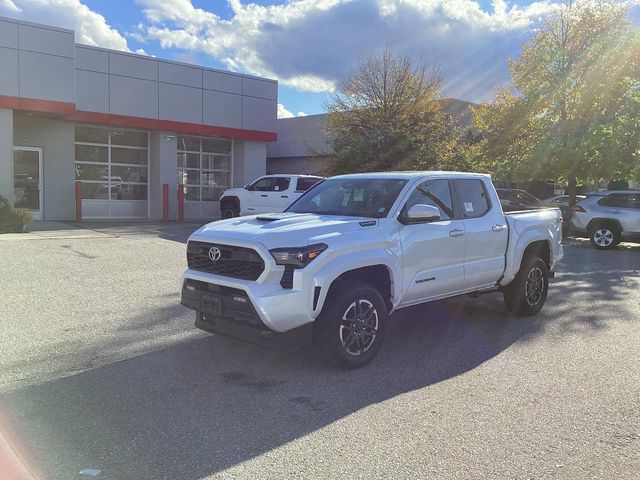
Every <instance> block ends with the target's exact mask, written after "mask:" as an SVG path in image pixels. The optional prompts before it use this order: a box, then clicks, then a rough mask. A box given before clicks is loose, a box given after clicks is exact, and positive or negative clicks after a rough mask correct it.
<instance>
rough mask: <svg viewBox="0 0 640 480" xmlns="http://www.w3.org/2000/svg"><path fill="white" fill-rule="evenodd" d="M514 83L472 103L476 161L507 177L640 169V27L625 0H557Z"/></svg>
mask: <svg viewBox="0 0 640 480" xmlns="http://www.w3.org/2000/svg"><path fill="white" fill-rule="evenodd" d="M510 71H511V75H512V83H513V89H512V90H511V91H508V90H504V91H501V92H499V93H498V94H497V95H496V97H495V99H494V101H493V102H492V103H491V104H485V105H480V106H479V107H477V108H475V109H474V126H475V127H476V128H477V129H478V130H479V131H480V132H481V133H482V135H483V140H482V142H481V144H480V145H479V146H475V148H476V150H475V151H474V152H472V153H473V156H474V161H475V167H476V168H480V169H483V170H487V171H490V172H492V173H494V174H495V175H496V177H498V178H501V179H508V180H529V179H554V180H558V181H564V182H567V183H568V185H569V193H570V194H575V186H576V181H577V180H582V181H597V180H600V179H612V178H613V179H616V178H631V177H633V176H636V177H638V176H639V175H640V168H639V161H640V158H639V156H640V35H639V32H638V27H637V26H636V25H634V24H633V23H632V22H631V20H630V18H629V14H628V8H627V7H626V6H625V5H624V4H620V3H617V2H587V1H581V2H575V3H574V2H571V3H564V4H562V5H559V6H558V8H557V9H556V10H555V11H554V12H553V13H552V14H550V15H549V16H548V17H547V18H545V19H544V21H543V23H542V25H541V27H540V28H539V29H538V30H537V31H536V33H535V35H534V36H533V37H532V38H531V40H530V41H529V42H528V43H527V44H526V45H525V46H524V47H523V50H522V55H521V57H520V59H519V60H517V61H512V62H511V63H510Z"/></svg>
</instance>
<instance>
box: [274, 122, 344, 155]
mask: <svg viewBox="0 0 640 480" xmlns="http://www.w3.org/2000/svg"><path fill="white" fill-rule="evenodd" d="M325 123H326V115H325V114H321V115H308V116H306V117H292V118H280V119H278V121H277V124H276V132H277V133H278V141H277V142H272V143H270V144H269V146H268V147H267V157H307V156H317V155H322V154H324V155H327V154H329V155H330V154H331V153H333V150H332V148H331V145H329V142H328V141H327V136H326V135H325V133H324V126H325Z"/></svg>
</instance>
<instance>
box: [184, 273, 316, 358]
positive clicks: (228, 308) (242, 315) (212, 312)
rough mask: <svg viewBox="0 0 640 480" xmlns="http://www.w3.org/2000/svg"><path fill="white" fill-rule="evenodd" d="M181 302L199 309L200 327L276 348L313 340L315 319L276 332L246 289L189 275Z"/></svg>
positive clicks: (287, 347)
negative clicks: (197, 278) (313, 322)
mask: <svg viewBox="0 0 640 480" xmlns="http://www.w3.org/2000/svg"><path fill="white" fill-rule="evenodd" d="M181 303H182V305H184V306H185V307H187V308H190V309H191V310H194V311H195V312H196V327H197V328H200V329H201V330H205V331H207V332H211V333H216V334H219V335H225V336H230V337H234V338H238V339H241V340H244V341H247V342H250V343H254V344H259V345H263V346H267V347H272V348H279V349H287V350H295V349H298V348H303V347H305V346H307V345H309V344H310V343H311V340H312V330H313V324H312V323H311V322H308V323H304V324H302V325H299V326H296V327H294V328H291V329H289V330H287V331H275V330H274V329H272V328H270V326H269V325H267V324H266V323H265V322H264V321H263V317H262V316H261V315H260V313H259V312H258V310H257V309H256V308H255V306H254V302H253V301H252V299H251V295H250V294H249V293H248V292H247V291H246V290H244V289H241V288H236V287H233V286H228V285H227V286H225V285H220V284H217V283H209V282H205V281H202V280H195V279H192V278H185V279H184V280H183V284H182V298H181Z"/></svg>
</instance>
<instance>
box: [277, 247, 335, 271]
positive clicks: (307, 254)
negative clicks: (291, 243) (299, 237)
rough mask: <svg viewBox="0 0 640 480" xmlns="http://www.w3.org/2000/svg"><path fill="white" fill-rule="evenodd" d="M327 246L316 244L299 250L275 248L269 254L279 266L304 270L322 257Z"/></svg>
mask: <svg viewBox="0 0 640 480" xmlns="http://www.w3.org/2000/svg"><path fill="white" fill-rule="evenodd" d="M326 248H327V246H326V245H325V244H324V243H316V244H315V245H309V246H308V247H299V248H295V247H294V248H274V249H273V250H269V253H270V254H271V256H272V257H273V259H274V260H275V261H276V264H278V265H291V266H292V267H293V268H304V267H306V266H307V265H309V263H311V260H313V259H314V258H316V257H317V256H318V255H320V254H321V253H322V252H323V251H324V250H326Z"/></svg>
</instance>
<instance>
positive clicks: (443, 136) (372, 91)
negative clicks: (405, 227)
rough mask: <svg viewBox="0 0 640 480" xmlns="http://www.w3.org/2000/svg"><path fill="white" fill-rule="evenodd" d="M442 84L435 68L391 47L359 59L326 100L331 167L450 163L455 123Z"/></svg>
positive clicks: (409, 167) (339, 169) (359, 169)
mask: <svg viewBox="0 0 640 480" xmlns="http://www.w3.org/2000/svg"><path fill="white" fill-rule="evenodd" d="M441 86H442V85H441V80H440V76H439V75H438V73H437V72H436V71H435V70H434V69H432V68H430V67H429V66H428V65H426V64H414V63H413V62H412V61H411V59H409V58H408V57H406V56H395V55H394V54H392V53H391V52H390V51H384V52H382V53H381V54H380V55H378V56H371V57H368V58H366V59H365V60H364V61H363V62H361V63H360V65H359V67H358V68H357V70H356V71H355V72H354V73H353V74H351V75H350V76H349V77H348V78H347V79H346V80H345V81H344V82H342V83H341V84H340V86H339V88H338V89H337V90H336V92H335V93H334V94H333V95H332V96H331V97H330V99H329V101H328V103H327V105H326V108H327V112H328V114H327V123H326V133H327V135H328V138H329V141H330V143H331V145H332V147H333V150H334V156H333V158H334V160H333V168H332V170H333V173H348V172H366V171H386V170H397V169H403V170H414V169H434V168H435V169H438V168H441V167H442V166H447V165H449V163H450V161H451V160H452V159H454V158H455V152H456V145H457V142H456V138H455V133H456V128H455V126H454V124H453V121H452V119H451V117H450V116H449V115H448V114H447V113H445V112H444V110H443V108H442V102H441Z"/></svg>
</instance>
